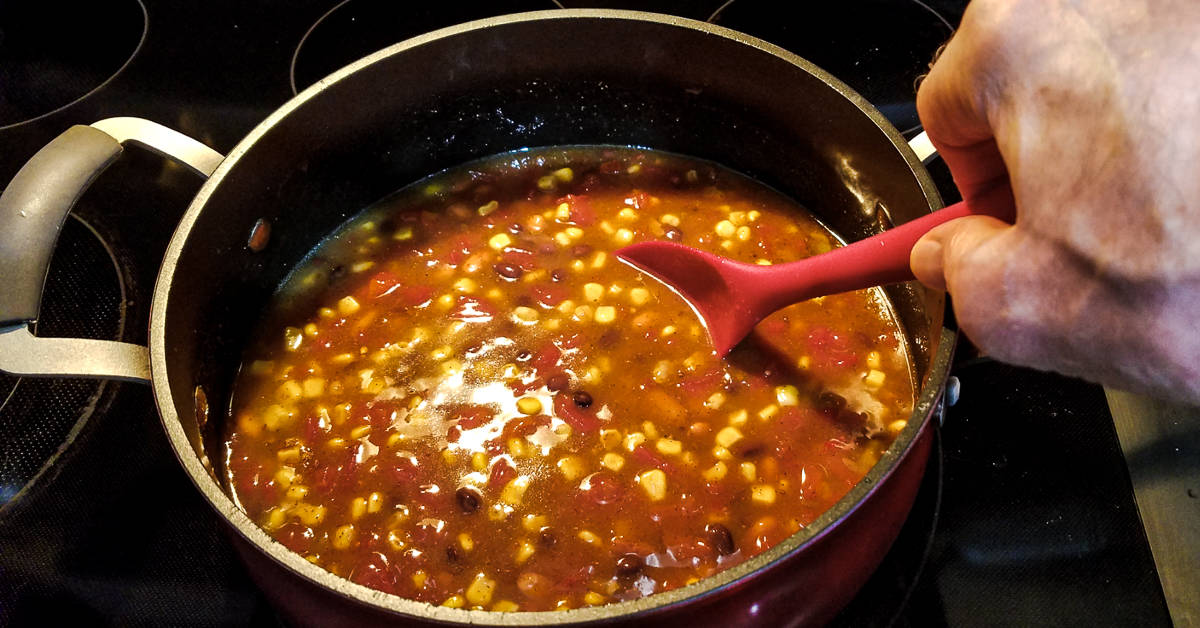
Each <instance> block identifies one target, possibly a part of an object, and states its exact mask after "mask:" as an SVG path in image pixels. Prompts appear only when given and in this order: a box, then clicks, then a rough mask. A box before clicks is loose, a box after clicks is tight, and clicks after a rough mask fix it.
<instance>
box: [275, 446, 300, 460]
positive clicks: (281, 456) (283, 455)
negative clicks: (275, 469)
mask: <svg viewBox="0 0 1200 628" xmlns="http://www.w3.org/2000/svg"><path fill="white" fill-rule="evenodd" d="M275 459H276V460H278V461H279V463H280V464H290V463H293V462H296V461H297V460H300V447H299V446H296V447H288V448H286V449H280V450H279V451H277V452H275Z"/></svg>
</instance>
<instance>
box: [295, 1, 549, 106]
mask: <svg viewBox="0 0 1200 628" xmlns="http://www.w3.org/2000/svg"><path fill="white" fill-rule="evenodd" d="M556 8H561V7H559V6H557V5H556V4H555V2H554V1H553V0H491V1H486V2H485V1H482V0H467V1H466V2H455V3H453V4H440V3H430V4H424V3H422V4H419V5H418V4H411V3H396V2H387V1H386V0H345V1H344V2H342V3H341V4H338V5H337V6H335V7H333V8H332V9H330V10H329V11H327V12H326V13H325V15H322V16H321V17H320V18H319V19H318V20H317V21H316V23H314V24H313V25H312V26H311V27H309V29H308V32H307V33H305V34H304V37H303V38H302V39H301V40H300V45H298V46H296V52H295V53H293V55H292V68H291V82H292V93H293V94H297V93H299V92H300V90H302V89H304V88H305V87H308V86H309V85H312V84H313V83H315V82H317V81H318V80H320V79H321V78H322V77H324V76H327V75H328V74H329V73H331V72H333V71H334V70H337V69H338V68H340V67H342V66H344V65H346V64H348V63H350V62H352V61H356V60H358V59H360V58H362V57H365V56H367V55H368V54H371V53H372V52H375V51H376V50H380V49H382V48H386V47H388V46H390V45H392V44H394V43H397V42H401V41H404V40H405V39H408V38H409V37H413V36H416V35H420V34H422V33H427V32H429V31H432V30H437V29H439V28H443V27H446V26H453V25H455V24H461V23H463V22H469V21H471V20H478V19H483V18H487V17H495V16H497V15H505V14H508V13H520V12H523V11H540V10H544V9H556ZM430 71H431V72H436V71H437V70H436V69H435V68H430Z"/></svg>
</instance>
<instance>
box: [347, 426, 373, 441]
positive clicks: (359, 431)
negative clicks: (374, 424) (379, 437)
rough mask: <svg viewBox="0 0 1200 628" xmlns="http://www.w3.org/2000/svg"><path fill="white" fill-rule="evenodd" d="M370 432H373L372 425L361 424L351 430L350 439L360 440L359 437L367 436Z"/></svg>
mask: <svg viewBox="0 0 1200 628" xmlns="http://www.w3.org/2000/svg"><path fill="white" fill-rule="evenodd" d="M370 433H371V426H370V425H360V426H358V427H356V428H354V429H352V430H350V439H351V440H358V439H360V438H362V437H363V436H366V435H367V434H370Z"/></svg>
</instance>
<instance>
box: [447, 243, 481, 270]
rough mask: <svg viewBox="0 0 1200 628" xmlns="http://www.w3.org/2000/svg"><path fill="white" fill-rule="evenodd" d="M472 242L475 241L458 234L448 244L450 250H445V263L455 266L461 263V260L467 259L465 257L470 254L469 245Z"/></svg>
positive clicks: (470, 245) (471, 244)
mask: <svg viewBox="0 0 1200 628" xmlns="http://www.w3.org/2000/svg"><path fill="white" fill-rule="evenodd" d="M474 244H475V243H474V242H473V241H472V240H471V239H470V238H468V237H467V236H465V235H460V236H458V237H457V238H455V239H454V242H453V243H452V244H451V245H450V250H449V251H447V252H446V258H445V261H446V263H448V264H453V265H455V266H457V265H459V264H461V263H463V260H465V259H467V257H468V256H469V255H471V247H472V246H473V245H474Z"/></svg>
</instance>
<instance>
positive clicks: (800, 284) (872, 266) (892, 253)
mask: <svg viewBox="0 0 1200 628" xmlns="http://www.w3.org/2000/svg"><path fill="white" fill-rule="evenodd" d="M973 215H990V214H986V213H984V212H976V211H972V210H971V208H970V207H968V206H967V204H966V203H962V202H959V203H955V204H953V205H951V206H949V207H946V208H945V209H941V210H938V211H936V212H933V213H931V214H928V215H926V216H922V217H920V218H917V219H916V220H910V221H908V222H906V223H904V224H902V225H899V226H896V227H893V228H891V229H888V230H887V231H884V232H883V233H880V234H877V235H873V236H871V237H869V238H865V239H863V240H859V241H858V242H853V243H851V244H849V245H846V246H843V247H839V248H836V249H833V250H832V251H829V252H828V253H823V254H821V255H816V256H813V257H810V258H807V259H803V260H800V261H796V262H789V263H787V264H779V265H776V266H763V267H759V268H762V269H763V278H764V279H765V276H766V274H768V273H769V275H770V281H756V282H754V284H756V285H755V286H754V288H753V289H754V290H756V291H759V290H761V292H760V295H759V296H760V297H761V298H762V299H763V300H764V301H765V303H764V305H765V306H766V307H765V308H764V309H765V311H767V312H770V311H774V310H776V309H778V308H780V307H783V306H785V305H788V304H790V303H796V302H798V301H803V300H805V299H809V298H812V297H816V296H822V295H826V294H836V293H839V292H848V291H851V290H860V289H863V288H869V287H871V286H882V285H887V284H890V283H896V282H900V281H909V280H911V279H913V274H912V270H911V269H910V268H909V265H908V259H909V254H910V253H911V252H912V248H913V245H915V244H916V243H917V240H919V239H921V236H923V235H925V234H926V233H927V232H928V231H929V230H930V229H933V228H934V227H936V226H938V225H941V224H943V223H945V222H949V221H951V220H954V219H956V218H962V217H964V216H973Z"/></svg>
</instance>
